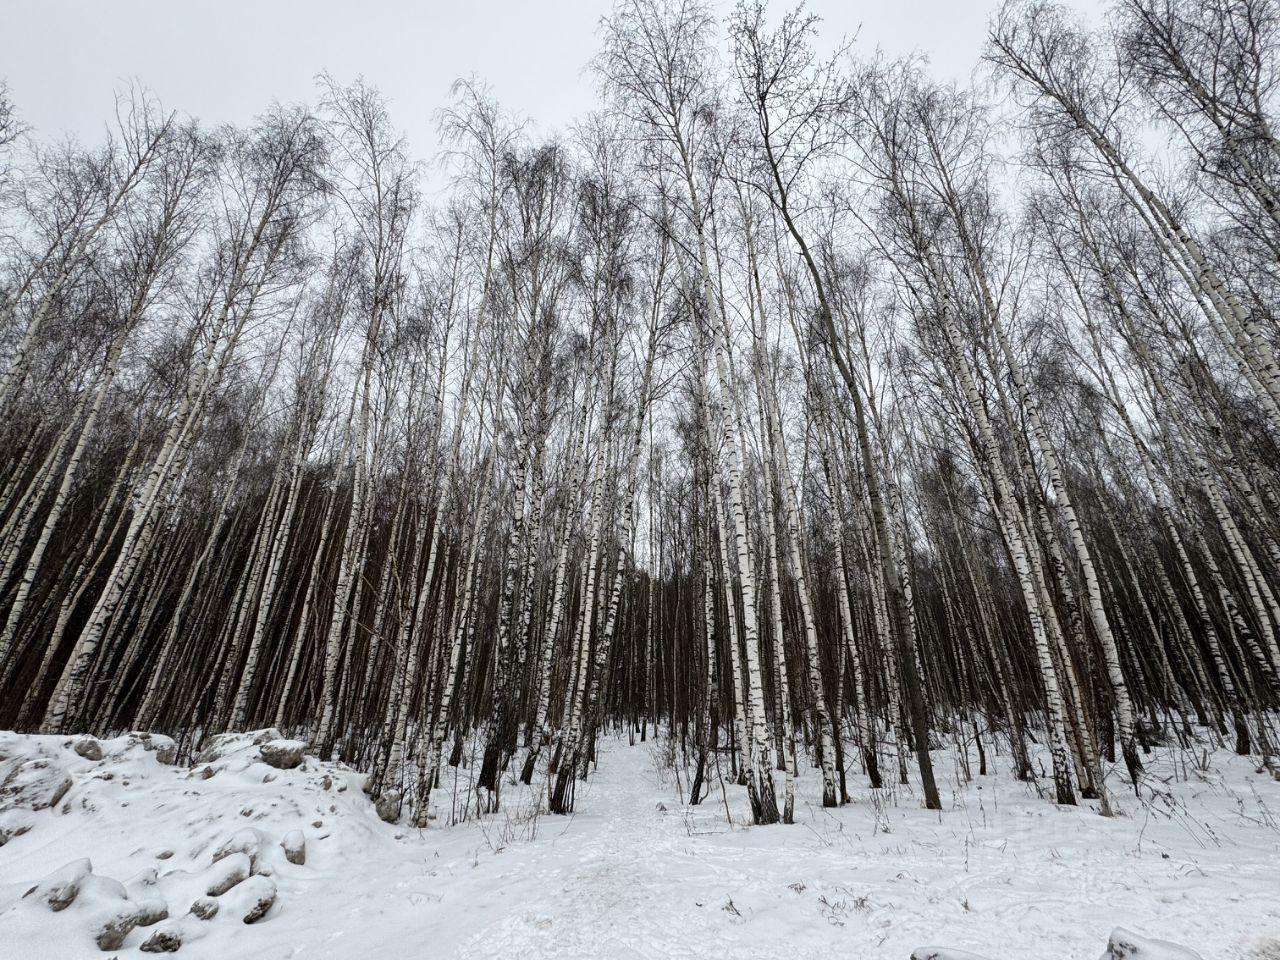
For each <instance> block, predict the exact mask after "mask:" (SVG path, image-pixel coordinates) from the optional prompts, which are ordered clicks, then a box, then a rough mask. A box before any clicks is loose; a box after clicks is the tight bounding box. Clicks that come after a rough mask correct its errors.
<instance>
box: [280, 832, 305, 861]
mask: <svg viewBox="0 0 1280 960" xmlns="http://www.w3.org/2000/svg"><path fill="white" fill-rule="evenodd" d="M280 848H281V849H282V850H283V851H284V858H285V859H286V860H288V861H289V862H290V863H292V864H296V865H297V866H302V865H303V864H304V863H306V862H307V838H306V837H305V836H304V835H303V833H302V831H301V830H290V831H289V832H288V833H286V834H285V835H284V837H283V838H282V839H281V841H280Z"/></svg>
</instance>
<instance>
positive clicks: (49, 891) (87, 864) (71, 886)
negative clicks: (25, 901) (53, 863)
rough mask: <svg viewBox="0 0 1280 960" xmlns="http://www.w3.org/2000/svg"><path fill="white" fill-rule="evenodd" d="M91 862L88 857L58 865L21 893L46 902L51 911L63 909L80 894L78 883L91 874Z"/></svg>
mask: <svg viewBox="0 0 1280 960" xmlns="http://www.w3.org/2000/svg"><path fill="white" fill-rule="evenodd" d="M92 873H93V863H92V862H91V861H90V860H89V858H88V857H82V858H81V859H79V860H73V861H71V862H70V863H68V864H66V865H65V866H62V867H59V868H58V869H57V870H55V871H53V873H51V874H49V875H48V876H47V877H45V878H44V879H43V880H41V881H40V882H39V883H37V884H36V885H35V886H34V887H32V888H31V889H30V890H28V891H27V892H26V893H24V894H23V896H24V897H33V898H34V899H36V900H39V901H41V902H42V903H47V904H48V905H49V909H50V910H53V911H55V912H56V911H58V910H65V909H67V907H69V906H71V904H72V903H74V902H75V899H76V897H78V896H79V895H80V885H81V884H82V883H84V880H85V878H86V877H88V876H90V875H92Z"/></svg>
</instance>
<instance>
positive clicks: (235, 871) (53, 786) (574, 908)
mask: <svg viewBox="0 0 1280 960" xmlns="http://www.w3.org/2000/svg"><path fill="white" fill-rule="evenodd" d="M258 739H265V737H259V738H258ZM74 743H75V741H74V740H73V739H71V738H64V737H32V736H19V735H16V734H11V733H5V734H0V783H4V786H3V787H0V810H2V811H3V812H0V837H6V836H7V837H8V839H7V842H5V843H4V845H3V846H0V958H3V960H26V958H33V960H35V958H46V957H48V958H55V957H56V958H59V960H62V958H67V960H71V958H76V957H104V956H119V957H122V958H124V957H140V956H143V955H144V954H142V953H140V952H139V951H140V948H141V947H142V945H143V944H144V943H150V944H151V945H152V946H153V947H155V946H163V945H165V944H166V942H167V943H168V945H170V946H172V945H173V940H172V939H170V940H168V941H166V940H165V937H170V938H176V939H179V940H181V941H182V943H181V947H180V950H179V956H181V957H189V958H210V960H214V958H216V960H241V958H272V960H275V958H286V957H298V958H307V960H311V958H316V960H321V958H349V960H376V958H383V957H401V956H404V957H431V958H454V957H456V958H481V957H503V958H508V960H534V958H541V957H556V958H592V960H612V958H655V960H659V958H668V957H715V958H717V960H734V958H755V957H760V958H769V960H780V958H793V957H805V956H829V957H850V958H861V960H871V958H881V957H883V958H895V960H907V958H908V957H910V956H911V954H912V952H913V951H914V950H917V949H918V948H921V947H924V946H926V945H936V946H940V947H945V948H951V949H954V950H957V951H969V952H970V953H973V954H977V955H978V956H980V957H985V958H990V960H1014V958H1017V960H1074V958H1081V960H1096V958H1097V957H1098V956H1099V955H1100V954H1102V953H1103V951H1104V949H1105V948H1106V946H1107V941H1108V936H1109V935H1110V933H1111V931H1112V930H1113V928H1115V927H1125V928H1128V929H1130V930H1133V931H1136V932H1137V933H1138V934H1139V935H1144V936H1152V937H1159V938H1162V939H1166V940H1169V941H1172V942H1174V943H1178V944H1181V945H1183V946H1184V947H1187V948H1190V949H1192V950H1194V951H1197V952H1198V953H1199V954H1200V955H1201V956H1202V957H1203V958H1204V960H1217V958H1223V960H1229V958H1250V960H1264V958H1265V960H1278V958H1280V783H1277V782H1275V781H1273V780H1272V779H1271V778H1270V777H1268V776H1267V775H1266V774H1265V773H1260V772H1258V771H1256V770H1255V769H1254V767H1253V766H1252V765H1251V764H1250V763H1248V761H1247V760H1245V759H1241V758H1237V757H1234V756H1231V755H1229V754H1227V753H1223V752H1218V753H1216V754H1213V755H1210V756H1208V757H1207V769H1205V767H1206V758H1205V757H1204V755H1203V754H1192V753H1191V752H1185V753H1183V752H1180V751H1177V750H1169V749H1165V750H1162V751H1161V752H1159V753H1157V754H1155V755H1153V756H1151V757H1148V758H1147V762H1148V768H1149V771H1150V776H1149V777H1148V778H1147V782H1146V783H1145V784H1144V786H1143V791H1142V802H1139V801H1138V800H1137V798H1135V797H1134V796H1133V794H1132V792H1130V793H1129V794H1128V795H1127V796H1124V795H1122V794H1118V795H1117V800H1118V801H1119V804H1120V806H1121V807H1122V809H1123V811H1124V815H1123V816H1120V817H1116V818H1114V819H1110V820H1108V819H1104V818H1102V817H1100V816H1098V814H1097V813H1096V812H1095V810H1094V809H1092V807H1090V806H1082V807H1079V808H1063V807H1056V806H1054V805H1053V804H1051V803H1049V802H1047V801H1046V800H1044V799H1042V798H1040V797H1038V796H1036V795H1035V794H1034V792H1033V788H1031V787H1028V786H1027V785H1024V784H1021V783H1017V782H1015V781H1013V780H1012V779H1011V778H1010V777H1009V776H1008V773H1007V771H1005V770H1004V769H1003V768H1002V769H1001V770H1000V772H999V774H998V775H996V776H988V777H977V776H975V777H974V780H973V782H972V783H970V784H968V785H965V786H961V778H960V775H959V770H958V769H957V767H956V764H955V761H954V759H952V758H951V756H950V755H949V754H948V753H946V752H945V751H939V752H938V753H937V754H936V760H935V763H937V764H938V765H939V775H940V776H945V777H946V781H945V783H944V784H942V788H943V802H944V808H945V809H944V810H943V811H942V813H941V814H938V813H930V812H928V811H925V810H924V809H922V808H921V806H920V803H919V798H918V796H916V795H914V794H912V793H911V792H910V791H909V790H907V789H906V788H899V787H894V788H892V789H886V790H883V791H880V792H879V793H877V792H874V791H871V790H870V789H868V788H866V787H865V786H863V784H862V780H861V778H860V777H857V776H854V775H852V774H851V776H850V790H851V800H852V802H851V803H850V804H849V805H848V806H846V807H843V808H841V809H838V810H823V809H822V808H821V806H820V805H819V804H818V802H817V797H816V790H817V788H818V787H820V783H819V782H818V780H817V777H816V776H815V775H814V774H812V773H806V774H805V775H804V776H802V777H801V778H800V781H799V783H798V787H799V793H800V796H799V798H798V800H797V807H796V823H795V824H794V825H792V826H781V825H779V826H772V827H749V826H746V823H747V811H746V802H745V801H746V798H745V795H744V791H743V790H742V788H739V787H734V786H732V785H729V786H728V787H727V788H726V789H725V790H724V791H723V792H722V790H721V786H720V783H719V781H718V780H716V781H715V792H714V793H713V794H712V796H711V797H709V798H708V799H707V800H706V801H704V803H703V804H702V805H700V806H698V807H688V806H687V805H686V804H685V803H683V802H681V797H682V796H683V795H684V794H685V793H686V792H687V781H686V780H685V779H684V775H683V774H682V775H681V776H680V778H677V777H676V776H675V774H674V773H673V771H672V770H670V769H669V768H667V767H666V766H665V765H664V763H663V762H662V755H663V749H664V748H663V746H660V745H658V744H655V742H654V741H653V740H652V739H651V740H650V742H649V743H647V744H636V745H635V746H629V745H628V744H627V742H626V741H625V740H609V741H606V742H605V743H604V744H603V745H602V749H601V751H600V754H601V755H600V762H599V769H598V770H597V771H595V772H594V773H593V775H592V778H591V779H590V780H589V781H588V782H587V783H585V784H579V789H578V793H577V804H576V806H577V813H576V814H575V815H574V816H572V817H567V818H566V817H552V816H549V815H546V814H545V813H544V814H537V813H535V810H536V807H537V804H536V803H535V799H534V795H531V794H530V793H528V792H526V791H522V790H520V789H519V788H517V787H515V786H514V785H508V786H505V787H504V790H505V793H504V802H503V807H502V810H501V811H499V812H498V813H497V814H493V815H490V816H488V817H484V818H480V819H478V820H477V819H472V820H470V821H468V822H463V823H460V824H457V825H454V826H451V827H446V826H443V825H440V826H432V827H430V828H428V829H426V830H416V829H412V828H408V827H404V826H399V827H397V826H392V825H388V824H385V823H383V822H381V821H380V820H379V819H378V818H377V816H376V815H375V813H374V811H373V807H372V805H371V804H370V802H369V801H368V799H367V798H366V797H365V796H364V795H363V793H362V791H361V789H360V787H361V782H362V778H361V776H360V775H359V774H356V773H354V772H352V771H349V770H346V769H345V768H343V767H341V766H340V765H336V764H327V763H320V762H319V761H317V760H316V759H314V758H311V757H308V758H306V759H305V760H304V761H303V762H302V764H301V765H300V766H298V767H295V768H293V769H277V768H276V767H274V766H270V765H268V764H266V763H264V762H263V760H262V759H261V750H262V747H260V746H257V745H255V744H254V743H253V738H252V736H250V735H241V736H240V737H237V738H232V739H230V740H228V741H226V742H224V743H223V744H222V749H221V750H220V751H215V752H218V753H220V756H218V757H217V758H216V759H214V760H212V761H211V762H208V763H203V764H200V763H197V764H196V765H195V766H193V767H191V768H183V767H175V766H170V765H166V764H164V763H161V762H160V760H161V759H168V758H167V757H165V756H164V748H165V746H166V742H165V741H164V739H163V738H151V739H150V740H149V741H143V740H141V739H140V738H138V737H128V736H126V737H120V738H116V739H114V740H107V741H102V742H101V751H102V754H103V758H102V759H101V760H97V759H92V757H93V756H94V755H95V753H96V751H94V750H93V748H92V746H91V745H89V746H82V748H81V749H82V752H84V753H87V754H89V756H88V757H82V756H80V755H79V754H78V753H76V752H74V751H73V749H72V746H73V745H74ZM274 746H275V747H277V748H280V749H283V750H288V749H290V748H291V747H293V746H294V745H292V744H288V743H286V744H283V745H281V744H275V745H274ZM284 762H285V763H286V764H287V763H288V759H287V757H286V759H285V760H284ZM210 771H212V775H210V773H209V772H210ZM975 771H976V768H975ZM449 772H450V775H451V777H453V778H454V781H453V782H452V783H450V784H446V786H445V789H443V790H440V791H437V797H438V798H439V802H440V804H441V809H440V810H439V811H438V819H437V821H436V822H437V823H438V824H443V823H444V822H445V821H447V820H448V819H449V816H450V808H451V806H452V805H453V804H454V803H455V802H460V798H462V797H464V796H466V795H467V793H468V785H467V782H466V780H467V778H468V777H469V776H470V771H468V770H460V771H453V770H450V771H449ZM1113 776H1114V777H1115V779H1114V781H1113V782H1112V784H1111V785H1112V787H1113V789H1114V790H1117V791H1119V790H1120V789H1122V788H1124V786H1125V785H1124V784H1122V783H1120V782H1119V780H1118V775H1113ZM64 787H65V789H64ZM59 794H60V795H59ZM51 800H52V801H53V802H52V804H51V805H48V806H43V805H44V804H46V803H48V802H49V801H51ZM37 806H43V809H38V810H33V809H31V808H32V807H37ZM726 810H727V811H728V813H729V814H730V815H731V817H732V823H730V822H729V821H728V819H727V817H726ZM286 846H287V847H288V848H289V849H288V851H286V849H285V848H286ZM286 852H287V855H286ZM215 855H221V856H219V858H218V859H217V860H216V862H215ZM86 858H87V860H88V861H89V862H88V863H85V862H84V860H85V859H86ZM293 860H304V862H301V863H295V862H291V861H293ZM90 871H91V872H90ZM240 874H245V875H249V874H251V875H250V876H247V878H246V879H243V880H240V882H238V883H232V884H231V885H230V886H228V887H227V888H226V890H225V892H223V893H221V894H219V895H217V896H211V894H210V891H211V890H216V889H218V888H219V887H221V886H223V885H225V884H227V883H228V882H229V881H233V880H235V879H237V878H238V876H239V875H240ZM50 875H52V878H51V876H50ZM42 881H43V882H42ZM69 884H70V885H71V886H76V887H77V889H78V894H77V895H76V896H75V897H74V899H73V900H72V901H71V902H70V904H69V905H66V906H65V908H64V909H59V910H56V911H55V910H53V909H52V906H51V904H52V905H61V904H62V902H63V901H65V900H66V898H67V891H68V889H69ZM122 884H123V886H122ZM33 887H35V888H36V889H35V891H34V892H32V893H31V894H30V895H29V896H24V894H25V893H27V891H29V890H31V889H32V888H33ZM273 893H274V900H271V894H273ZM268 901H269V906H268V909H267V910H266V912H265V914H263V915H262V916H261V917H260V918H259V919H257V920H256V922H253V923H246V922H244V918H245V916H246V915H252V914H253V912H254V911H259V912H260V911H261V909H262V904H263V903H266V902H268ZM211 902H212V903H216V905H217V912H216V914H214V915H213V916H212V917H211V918H209V919H200V918H199V916H197V915H196V914H194V913H192V912H191V908H192V906H193V904H195V905H196V910H197V913H209V912H210V909H211V908H210V905H209V904H210V903H211ZM161 907H163V908H164V912H167V914H168V919H164V920H160V921H159V922H157V923H153V924H150V925H145V926H144V925H139V926H137V927H135V928H133V929H132V930H130V931H129V932H128V933H127V935H126V936H125V937H124V940H123V943H122V944H121V945H120V946H119V947H118V948H111V949H108V950H107V952H105V953H104V952H103V951H102V950H100V949H99V947H98V945H97V944H96V943H95V942H94V938H95V936H97V935H98V933H99V931H100V930H101V927H102V925H103V923H104V922H105V921H104V918H108V919H109V918H110V917H112V916H119V915H121V914H124V915H132V916H134V917H135V918H136V917H137V916H138V915H139V914H151V916H144V917H143V919H146V920H150V919H154V917H155V916H157V915H158V914H159V912H161V910H160V908H161ZM125 926H128V924H127V923H126V924H125ZM160 935H163V936H160ZM927 955H928V953H927V952H925V951H922V952H921V953H920V956H921V957H924V956H927ZM1178 955H1179V956H1189V955H1188V954H1181V953H1179V954H1178ZM1133 956H1134V957H1135V960H1145V958H1147V957H1152V956H1155V955H1154V954H1151V953H1149V952H1143V951H1139V952H1138V953H1136V954H1133Z"/></svg>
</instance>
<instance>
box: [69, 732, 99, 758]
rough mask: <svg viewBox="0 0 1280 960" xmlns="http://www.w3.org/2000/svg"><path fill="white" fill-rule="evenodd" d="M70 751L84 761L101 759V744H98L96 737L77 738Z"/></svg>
mask: <svg viewBox="0 0 1280 960" xmlns="http://www.w3.org/2000/svg"><path fill="white" fill-rule="evenodd" d="M72 749H73V750H75V752H76V753H77V754H78V755H79V756H81V757H84V759H86V760H94V761H97V760H101V759H102V744H101V743H99V742H98V738H97V737H90V736H87V735H86V736H83V737H77V738H76V741H75V743H74V744H73V745H72Z"/></svg>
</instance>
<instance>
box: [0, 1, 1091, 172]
mask: <svg viewBox="0 0 1280 960" xmlns="http://www.w3.org/2000/svg"><path fill="white" fill-rule="evenodd" d="M997 2H998V0H950V2H948V0H898V2H874V0H872V2H857V0H811V2H810V3H809V9H811V10H812V11H814V12H816V13H818V14H820V15H821V16H822V17H823V21H824V22H823V25H822V33H823V36H824V41H825V42H829V43H834V42H835V40H836V39H837V38H838V37H839V36H841V35H852V34H854V33H857V34H858V48H859V49H860V50H861V51H862V52H863V53H870V52H871V51H872V50H874V48H875V47H877V46H880V47H882V48H883V49H884V50H885V51H886V52H888V53H889V54H891V55H902V54H907V53H911V52H913V51H917V52H924V53H927V54H928V55H929V57H930V59H931V61H932V63H933V65H934V73H935V75H936V76H938V77H939V78H945V79H956V80H962V79H965V78H967V77H968V76H969V75H970V73H971V71H972V70H973V68H974V66H975V65H976V64H977V62H978V57H979V54H980V51H981V48H982V43H983V38H984V34H985V30H986V24H987V20H988V17H989V16H990V15H991V13H992V12H993V11H994V9H995V5H996V3H997ZM1098 2H1099V0H1075V4H1076V5H1078V6H1080V5H1082V6H1084V7H1086V8H1090V9H1096V7H1097V5H1098ZM0 5H2V6H3V12H0V77H4V78H5V79H7V80H8V83H9V86H10V90H11V94H12V96H13V99H14V101H15V103H16V106H17V107H18V110H19V112H20V115H21V116H22V118H23V119H24V120H25V121H26V122H27V123H28V124H29V125H31V126H32V127H33V128H34V129H35V131H36V132H37V133H38V134H39V135H40V136H41V137H42V138H48V137H56V136H59V135H61V134H72V135H75V136H77V137H79V138H80V139H82V140H86V141H93V140H97V139H98V138H99V136H100V134H101V131H102V129H103V125H104V123H105V121H106V120H107V119H108V118H109V117H110V116H111V113H112V97H113V91H115V90H118V89H121V88H122V87H125V86H127V85H128V83H129V82H130V81H132V80H137V81H139V82H140V83H142V84H143V85H144V86H146V87H147V88H148V89H150V90H151V91H152V92H153V93H155V94H156V95H157V96H158V97H159V98H160V100H161V102H162V103H163V104H164V105H165V106H166V107H167V108H169V109H175V110H178V111H180V112H182V113H186V114H191V115H193V116H196V117H198V118H200V119H201V120H202V121H204V122H206V123H216V122H220V121H232V122H237V123H244V122H246V121H248V120H250V119H251V118H252V117H253V116H254V115H255V114H257V113H259V112H261V111H262V110H263V109H264V108H265V107H266V106H267V105H269V104H270V103H271V101H272V100H279V101H282V102H286V103H288V102H298V101H311V100H314V98H315V85H314V80H313V78H314V76H315V74H316V73H318V72H320V71H321V70H328V71H329V72H330V73H332V74H333V75H334V76H335V78H337V79H338V80H339V81H343V82H346V81H350V80H352V79H354V78H355V77H356V76H360V75H362V76H364V77H365V79H366V80H368V81H369V82H371V83H372V84H374V85H375V86H376V87H377V88H379V89H380V90H381V91H382V92H383V93H384V94H385V95H386V96H387V97H388V98H389V99H390V100H391V112H392V118H393V120H394V121H395V123H396V124H397V125H398V126H399V127H400V128H401V129H402V130H403V131H404V132H405V133H406V134H407V136H408V138H409V147H410V153H411V155H412V156H414V157H417V158H420V159H426V158H428V157H430V156H431V155H432V154H434V152H435V136H434V121H433V113H434V111H435V110H436V109H437V108H438V107H440V106H442V105H443V104H444V103H446V102H447V100H448V91H449V86H450V84H451V83H452V82H453V81H454V80H455V79H456V78H458V77H460V76H467V75H471V74H476V75H478V76H480V77H481V78H482V79H484V80H486V81H487V82H488V83H489V84H490V85H491V87H492V88H493V91H494V93H495V94H496V96H497V98H498V100H499V101H500V102H501V103H502V104H503V105H504V106H505V107H507V108H508V109H511V110H514V111H516V112H518V113H521V114H524V115H526V116H528V117H529V118H530V119H532V120H533V121H535V122H536V124H537V127H538V128H539V129H541V130H543V131H552V130H557V129H563V128H564V127H566V126H567V125H568V124H569V123H571V122H572V121H573V120H574V119H575V118H576V117H579V116H581V115H582V114H583V113H585V112H586V111H587V110H588V109H590V107H591V106H592V104H593V103H594V99H595V91H594V81H593V79H592V78H591V77H590V75H589V74H587V73H586V72H585V69H584V68H585V66H586V64H587V62H588V60H589V59H590V58H591V56H592V54H593V53H594V52H595V50H596V47H597V36H596V30H597V25H598V23H599V19H600V17H601V16H602V15H603V14H605V13H607V12H608V10H609V9H610V7H611V6H612V0H487V2H484V0H475V2H471V3H467V2H465V0H457V2H451V3H444V2H440V0H417V2H414V0H369V2H363V3H361V2H354V3H353V2H351V0H217V2H211V0H110V2H108V0H92V2H90V0H79V2H77V0H0ZM790 5H791V3H790V2H789V0H784V2H783V3H782V4H778V3H775V7H776V8H777V9H782V8H783V6H790ZM716 6H717V8H718V9H722V10H726V11H727V10H728V9H729V8H730V3H729V2H728V0H720V2H718V3H716Z"/></svg>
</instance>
